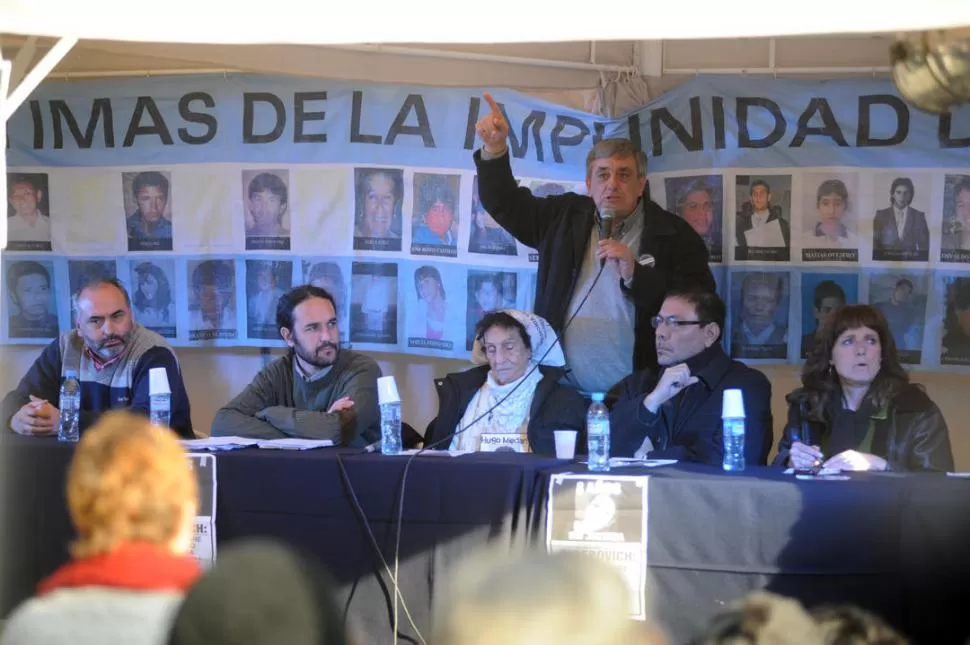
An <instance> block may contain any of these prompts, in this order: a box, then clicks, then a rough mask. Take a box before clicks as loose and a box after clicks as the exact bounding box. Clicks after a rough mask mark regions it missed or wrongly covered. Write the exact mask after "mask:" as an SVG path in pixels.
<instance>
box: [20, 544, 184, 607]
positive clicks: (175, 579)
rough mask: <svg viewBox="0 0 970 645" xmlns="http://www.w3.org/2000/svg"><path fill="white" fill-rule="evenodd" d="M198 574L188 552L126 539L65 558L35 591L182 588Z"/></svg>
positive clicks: (40, 592) (162, 589) (41, 592)
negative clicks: (107, 549)
mask: <svg viewBox="0 0 970 645" xmlns="http://www.w3.org/2000/svg"><path fill="white" fill-rule="evenodd" d="M201 574H202V570H201V568H200V567H199V564H198V562H196V560H195V558H193V557H191V556H177V555H174V554H172V553H171V552H170V551H168V550H166V549H164V548H162V547H160V546H158V545H155V544H150V543H146V542H129V543H126V544H122V545H120V546H119V547H118V548H116V549H115V550H114V551H112V552H110V553H102V554H100V555H95V556H92V557H90V558H83V559H80V560H73V561H71V562H68V563H67V564H65V565H64V566H62V567H61V568H60V569H58V570H57V571H55V572H54V573H53V574H52V575H50V576H49V577H47V578H45V579H44V580H42V581H41V583H40V585H38V589H37V590H38V595H44V594H46V593H50V592H51V591H54V590H55V589H63V588H70V587H88V586H97V587H118V588H120V589H130V590H132V591H186V590H188V588H189V587H191V586H192V584H193V583H195V581H196V579H198V577H199V576H200V575H201Z"/></svg>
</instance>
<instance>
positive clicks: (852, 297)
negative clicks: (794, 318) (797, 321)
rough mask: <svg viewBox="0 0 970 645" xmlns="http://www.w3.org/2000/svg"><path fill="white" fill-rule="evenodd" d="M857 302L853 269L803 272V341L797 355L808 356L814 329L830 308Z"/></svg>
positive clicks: (813, 342) (811, 346) (829, 311)
mask: <svg viewBox="0 0 970 645" xmlns="http://www.w3.org/2000/svg"><path fill="white" fill-rule="evenodd" d="M858 302H859V278H858V275H857V274H855V273H803V274H802V306H801V310H802V343H801V347H800V348H799V352H800V353H799V356H800V357H801V358H808V355H809V353H811V351H812V350H813V349H814V348H815V333H816V332H817V331H818V328H819V326H820V325H821V324H822V320H823V319H824V318H825V317H826V316H827V315H829V314H830V313H831V312H832V310H834V309H837V308H838V307H841V306H843V305H854V304H856V303H858Z"/></svg>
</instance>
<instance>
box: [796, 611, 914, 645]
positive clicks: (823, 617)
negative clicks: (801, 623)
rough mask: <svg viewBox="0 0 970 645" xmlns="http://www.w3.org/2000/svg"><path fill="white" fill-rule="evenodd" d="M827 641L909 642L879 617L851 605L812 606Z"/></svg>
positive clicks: (858, 644)
mask: <svg viewBox="0 0 970 645" xmlns="http://www.w3.org/2000/svg"><path fill="white" fill-rule="evenodd" d="M811 614H812V617H813V618H814V619H815V622H816V623H818V626H819V629H820V630H821V632H822V640H823V642H824V643H825V645H908V644H909V641H908V640H907V639H905V638H903V637H902V636H901V635H900V634H899V633H897V632H896V631H895V630H894V629H893V628H892V627H890V626H889V625H888V624H886V622H885V621H883V620H882V619H881V618H880V617H878V616H876V615H875V614H873V613H871V612H868V611H866V610H864V609H860V608H858V607H853V606H851V605H830V606H822V607H817V608H815V609H812V610H811Z"/></svg>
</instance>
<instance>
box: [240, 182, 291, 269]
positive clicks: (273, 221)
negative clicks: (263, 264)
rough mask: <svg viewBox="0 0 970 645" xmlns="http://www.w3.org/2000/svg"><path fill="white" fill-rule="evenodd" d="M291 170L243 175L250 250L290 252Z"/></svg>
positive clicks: (247, 236)
mask: <svg viewBox="0 0 970 645" xmlns="http://www.w3.org/2000/svg"><path fill="white" fill-rule="evenodd" d="M289 183H290V171H289V170H244V171H243V172H242V184H243V204H244V208H245V213H244V219H245V223H246V250H258V251H288V250H290V228H289V225H288V222H289V220H290V215H289V212H290V211H289V206H290V197H289V194H290V190H289Z"/></svg>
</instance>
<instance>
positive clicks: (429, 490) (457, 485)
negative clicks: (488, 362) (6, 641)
mask: <svg viewBox="0 0 970 645" xmlns="http://www.w3.org/2000/svg"><path fill="white" fill-rule="evenodd" d="M0 444H2V446H0V449H2V450H3V465H4V468H5V469H4V473H5V478H4V479H5V481H4V486H5V491H10V490H11V487H12V486H16V491H17V492H16V494H15V495H12V496H11V495H7V496H6V499H5V501H6V502H7V504H6V505H5V508H4V512H5V516H4V526H5V531H4V537H5V538H6V539H5V543H4V545H3V547H4V550H3V555H4V558H3V567H4V569H3V572H2V574H3V578H2V581H3V582H2V589H3V598H2V599H3V605H2V607H0V610H2V612H3V613H2V615H3V616H6V615H7V614H8V613H9V611H10V610H11V609H12V608H13V607H14V606H15V605H16V603H18V602H20V601H22V600H23V599H25V598H26V597H27V596H29V595H30V594H31V593H32V592H33V589H34V586H35V585H36V583H37V582H38V581H39V580H40V578H42V577H43V576H44V575H47V574H49V573H50V572H52V571H53V570H54V569H55V568H56V567H57V566H58V565H60V564H61V563H63V562H64V561H66V559H67V558H68V552H67V546H68V543H69V541H70V540H71V539H72V536H73V532H72V529H71V526H70V520H69V517H68V514H67V510H66V501H65V498H64V490H65V476H66V469H67V466H68V463H69V460H70V457H71V454H72V453H73V450H72V448H73V446H70V445H64V444H59V443H57V442H56V441H53V440H51V439H40V438H25V437H16V436H14V437H11V436H7V437H4V438H3V440H2V442H0ZM213 454H215V455H216V473H217V487H218V488H217V493H216V495H217V497H216V536H217V540H218V543H219V546H225V545H227V544H229V543H231V542H232V541H233V540H236V539H239V538H244V537H254V536H270V537H276V538H280V539H283V540H286V541H288V542H290V543H293V544H295V545H297V546H302V547H305V548H307V549H309V550H311V551H312V552H314V553H316V554H317V555H319V556H320V557H321V558H322V560H323V561H324V562H325V563H326V564H327V566H328V567H329V568H330V570H331V571H332V572H333V574H334V575H335V576H336V578H337V581H338V583H339V584H340V586H341V594H340V600H341V602H342V603H344V606H346V603H348V602H349V615H350V616H351V617H352V620H354V621H355V622H356V623H357V624H358V625H359V626H360V627H362V628H363V630H364V631H365V634H366V638H367V642H369V643H374V644H377V643H390V642H392V641H393V637H392V617H393V604H392V603H393V598H394V595H393V584H392V583H391V582H390V577H389V576H388V575H387V573H386V572H385V571H384V568H383V565H382V564H381V562H380V560H379V558H378V557H377V555H376V554H375V551H374V549H373V548H372V546H371V542H370V541H369V538H368V536H367V530H366V527H365V525H364V523H363V522H362V521H361V519H360V518H359V516H358V514H357V512H356V511H355V508H354V506H353V503H352V501H351V499H352V498H351V495H350V494H349V492H350V491H349V490H348V488H347V485H346V482H345V481H344V478H343V476H342V472H341V468H340V467H341V465H343V467H344V469H345V472H346V474H347V476H348V477H347V479H348V481H349V482H350V483H351V485H352V490H353V493H354V494H355V495H356V497H357V499H358V500H359V503H360V506H361V508H362V509H363V513H364V516H365V517H366V521H367V525H369V527H370V530H371V531H372V532H373V534H374V537H375V539H376V541H377V543H378V545H379V546H380V548H381V550H382V551H383V554H384V558H385V559H386V561H387V564H388V566H389V567H390V568H391V571H392V572H393V570H394V559H393V556H394V543H395V537H396V535H395V534H396V527H397V519H396V518H397V514H398V505H397V504H398V500H399V491H400V486H401V477H402V473H403V470H404V466H405V463H406V462H407V460H408V458H407V457H406V456H397V457H385V456H382V455H380V454H379V453H378V454H368V455H363V454H360V453H359V451H354V450H345V449H339V448H326V449H318V450H311V451H283V450H259V449H255V448H247V449H243V450H236V451H231V452H216V453H213ZM562 463H564V462H561V461H556V460H555V459H547V458H542V457H538V456H535V455H521V454H516V453H491V454H484V453H482V454H471V455H463V456H460V457H449V456H440V455H421V456H419V457H417V458H415V459H414V460H413V461H412V462H411V466H410V468H409V471H408V475H407V481H406V486H405V490H406V495H405V498H404V515H403V517H404V522H403V523H402V527H403V528H402V531H401V543H400V559H399V562H400V565H399V567H400V568H399V580H400V586H401V593H402V595H403V597H404V601H405V602H406V603H407V606H408V609H409V610H410V613H411V617H412V618H413V619H414V621H415V623H416V624H417V626H418V628H419V629H420V630H421V634H422V635H423V636H424V637H425V639H427V638H429V632H430V614H431V609H432V602H433V597H434V586H435V579H436V576H440V575H442V574H443V573H444V572H446V571H447V570H448V569H449V568H450V567H451V565H453V564H454V563H455V561H456V560H457V559H459V558H460V557H461V556H463V555H465V554H467V553H468V552H469V551H470V550H472V549H473V548H475V547H476V546H479V545H481V544H484V543H485V542H491V541H499V543H504V544H508V545H509V546H512V545H522V544H525V543H526V542H527V541H528V539H529V535H530V534H532V533H533V531H532V528H531V527H530V526H529V521H530V518H531V516H532V512H531V509H532V508H533V507H534V500H533V496H534V495H535V493H536V490H535V487H534V484H535V482H536V481H537V479H538V473H539V470H540V469H541V468H543V467H548V466H552V465H557V464H562ZM217 557H218V555H217ZM399 612H400V613H399V624H398V627H399V629H398V631H399V633H400V634H401V635H402V642H405V643H406V642H419V641H418V639H417V638H416V636H415V634H414V630H413V629H412V628H411V626H410V625H409V623H408V619H407V617H406V615H405V613H404V611H403V609H399Z"/></svg>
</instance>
